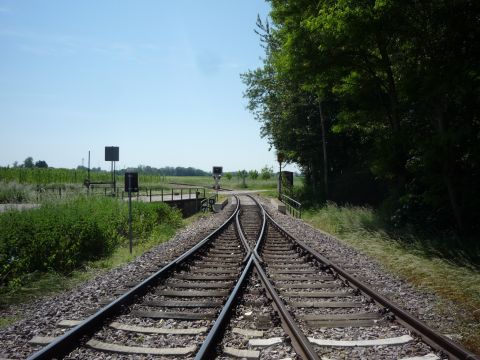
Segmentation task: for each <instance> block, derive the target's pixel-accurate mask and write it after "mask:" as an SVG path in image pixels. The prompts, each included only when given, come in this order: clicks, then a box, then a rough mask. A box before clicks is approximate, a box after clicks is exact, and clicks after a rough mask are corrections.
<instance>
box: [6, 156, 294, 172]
mask: <svg viewBox="0 0 480 360" xmlns="http://www.w3.org/2000/svg"><path fill="white" fill-rule="evenodd" d="M27 158H28V157H27ZM27 158H25V159H23V160H22V161H18V160H17V163H18V164H17V166H16V167H15V166H14V165H13V163H12V164H7V165H0V167H3V168H12V169H13V168H22V169H28V168H27V167H24V166H23V163H24V161H25V160H26V159H27ZM32 158H33V162H34V163H35V162H37V161H45V162H46V163H47V165H48V168H52V169H67V170H76V169H77V168H78V167H81V166H83V167H84V168H86V169H87V168H88V164H87V163H85V165H82V164H78V165H76V166H74V167H65V166H51V165H50V164H49V162H48V160H45V159H35V158H34V157H33V156H32ZM104 163H106V164H107V165H106V167H102V166H92V165H90V169H98V168H100V170H101V171H110V161H104ZM116 163H117V164H116V170H117V171H119V170H128V169H136V168H139V167H141V166H149V167H151V168H154V169H164V168H177V167H179V168H185V169H186V168H193V169H195V170H201V171H203V172H206V173H211V172H212V167H213V166H222V165H218V164H215V165H212V167H211V168H210V169H209V170H205V169H202V168H199V167H196V166H192V165H187V166H185V165H163V166H152V165H149V164H138V165H129V166H126V167H118V164H119V163H121V161H118V162H116ZM276 165H277V166H276V168H277V169H276V168H275V166H272V168H273V172H275V173H277V172H278V170H279V169H278V163H277V164H276ZM264 166H269V165H264ZM264 166H262V167H260V168H243V169H234V170H231V169H228V168H225V167H224V169H223V171H224V172H237V171H242V170H247V171H250V170H257V171H260V170H261V169H262V168H263V167H264ZM34 168H38V167H34ZM282 170H284V171H292V172H294V173H298V174H301V170H299V169H297V168H296V167H295V166H292V165H291V164H286V165H285V164H282Z"/></svg>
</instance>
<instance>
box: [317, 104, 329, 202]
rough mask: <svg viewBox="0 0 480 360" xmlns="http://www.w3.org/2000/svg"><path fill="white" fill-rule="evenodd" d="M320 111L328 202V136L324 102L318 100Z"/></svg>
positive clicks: (326, 198) (325, 186) (324, 176)
mask: <svg viewBox="0 0 480 360" xmlns="http://www.w3.org/2000/svg"><path fill="white" fill-rule="evenodd" d="M318 110H319V112H320V125H321V127H322V148H323V182H324V189H325V200H328V161H327V160H328V157H327V134H326V132H325V119H324V117H323V111H322V100H320V98H319V99H318Z"/></svg>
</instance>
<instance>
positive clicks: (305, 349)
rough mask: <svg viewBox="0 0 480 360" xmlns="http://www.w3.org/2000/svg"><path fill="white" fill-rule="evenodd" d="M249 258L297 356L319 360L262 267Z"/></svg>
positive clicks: (254, 259) (256, 261)
mask: <svg viewBox="0 0 480 360" xmlns="http://www.w3.org/2000/svg"><path fill="white" fill-rule="evenodd" d="M251 258H252V259H253V262H254V265H255V270H256V271H257V274H258V277H259V278H260V281H261V282H262V284H263V286H264V288H265V289H266V290H267V292H268V294H269V295H270V297H271V298H272V300H273V303H274V308H275V310H276V311H277V313H278V315H279V316H280V320H281V322H282V325H283V326H282V327H283V329H284V330H285V332H286V333H287V334H288V335H289V336H290V339H291V340H292V346H293V348H294V349H295V351H296V352H297V354H298V355H299V356H300V357H301V358H302V359H309V360H320V358H319V356H318V354H317V352H316V351H315V349H314V348H313V346H312V344H311V343H310V341H308V339H307V337H306V336H305V334H304V333H303V332H302V330H300V328H299V327H298V325H297V323H296V322H295V320H293V318H292V315H290V313H289V312H288V310H287V307H286V306H285V304H284V303H283V301H282V299H281V298H280V296H279V295H278V294H277V292H276V291H275V289H274V287H273V285H272V284H271V283H270V280H269V279H268V277H267V274H265V271H263V269H262V265H261V264H260V263H259V261H258V260H257V258H256V257H255V256H253V255H252V257H251Z"/></svg>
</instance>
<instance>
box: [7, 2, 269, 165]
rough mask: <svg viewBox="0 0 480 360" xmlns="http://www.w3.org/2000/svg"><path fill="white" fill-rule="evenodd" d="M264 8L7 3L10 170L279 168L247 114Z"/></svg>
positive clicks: (194, 4)
mask: <svg viewBox="0 0 480 360" xmlns="http://www.w3.org/2000/svg"><path fill="white" fill-rule="evenodd" d="M268 12H269V4H268V3H266V2H264V1H262V0H217V1H214V0H204V1H196V0H188V1H187V0H176V1H166V0H157V1H154V0H151V1H147V0H137V1H133V0H131V1H127V0H102V1H98V0H82V1H64V0H56V1H53V0H44V1H33V0H30V1H27V0H25V1H18V0H11V1H8V0H0V54H1V57H0V125H1V131H2V135H1V141H0V165H1V166H6V165H9V164H10V165H11V164H12V163H13V162H14V161H19V162H22V161H23V160H24V159H25V158H26V157H27V156H32V157H33V158H34V160H45V161H47V163H48V164H49V165H50V166H54V167H76V166H77V165H79V164H81V162H82V158H83V159H85V164H86V159H87V154H88V150H91V152H92V166H101V167H102V168H108V164H107V163H105V162H104V161H103V152H104V147H105V146H107V145H115V146H119V147H120V162H119V164H118V167H119V168H123V167H128V166H136V165H139V164H144V165H150V166H155V167H162V166H193V167H197V168H200V169H204V170H210V169H211V166H212V165H223V167H224V170H226V171H234V170H238V169H260V168H261V167H263V166H264V165H269V166H273V167H274V168H276V167H277V165H276V162H275V154H274V151H273V150H272V151H268V149H269V145H268V143H267V142H266V140H265V139H261V138H260V136H259V128H260V124H259V123H258V122H257V121H255V120H254V119H253V116H252V115H251V114H250V113H249V112H248V111H247V110H246V109H245V105H246V100H245V99H243V97H242V93H243V91H244V85H243V84H242V82H241V80H240V76H239V74H240V73H243V72H245V71H247V70H248V69H254V68H256V67H258V66H259V65H261V60H260V57H262V56H263V49H262V48H261V47H260V44H259V39H258V36H257V35H256V34H255V33H254V28H255V22H256V17H257V14H259V15H260V16H261V17H262V18H266V16H267V15H268Z"/></svg>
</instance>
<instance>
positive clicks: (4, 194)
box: [0, 181, 35, 204]
mask: <svg viewBox="0 0 480 360" xmlns="http://www.w3.org/2000/svg"><path fill="white" fill-rule="evenodd" d="M34 199H35V188H34V187H33V186H32V185H28V184H19V183H16V182H10V183H7V182H4V181H0V204H9V203H11V204H13V203H25V202H31V201H34Z"/></svg>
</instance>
